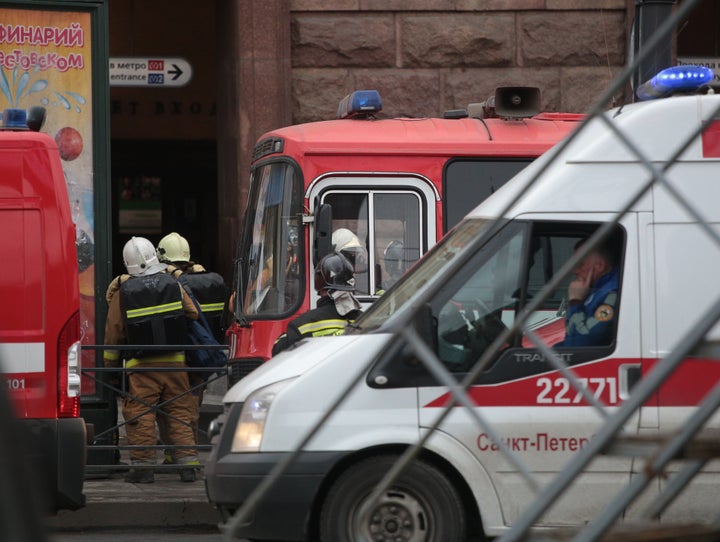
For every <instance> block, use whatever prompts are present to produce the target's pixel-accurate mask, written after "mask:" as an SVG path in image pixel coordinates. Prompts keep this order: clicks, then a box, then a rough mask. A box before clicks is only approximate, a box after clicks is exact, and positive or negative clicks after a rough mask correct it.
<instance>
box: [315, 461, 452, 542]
mask: <svg viewBox="0 0 720 542" xmlns="http://www.w3.org/2000/svg"><path fill="white" fill-rule="evenodd" d="M397 459H398V457H397V456H390V455H385V456H377V457H371V458H368V459H365V460H363V461H361V462H359V463H357V464H355V465H353V466H352V467H350V468H349V469H348V470H346V471H345V472H344V473H343V474H341V475H340V477H339V478H338V479H337V480H336V481H335V483H334V484H333V486H332V487H331V488H330V491H329V492H328V495H327V498H326V499H325V502H324V505H323V507H322V510H321V512H320V540H321V541H322V542H352V541H354V540H393V541H398V542H459V541H462V540H465V528H466V527H465V525H466V518H465V514H464V506H463V503H462V501H461V500H460V496H459V495H458V492H457V491H456V490H455V488H453V486H452V484H451V483H450V481H449V480H448V479H447V478H446V477H445V475H444V474H443V473H442V472H440V471H439V470H438V469H437V468H435V467H434V466H432V465H430V464H429V463H426V462H424V461H421V460H415V461H413V462H412V463H411V464H410V465H408V466H407V467H406V468H405V469H403V471H402V472H401V473H400V475H399V476H398V477H396V479H395V481H394V482H393V483H392V484H391V486H390V487H389V488H388V489H386V490H385V491H383V492H382V494H381V495H380V498H379V499H378V500H377V501H375V502H371V499H370V497H371V495H372V493H373V491H374V489H375V486H376V485H377V484H378V483H379V482H380V481H381V480H382V478H383V476H385V474H386V473H387V472H388V471H389V470H390V468H391V467H392V466H393V465H394V463H395V461H397ZM366 506H369V508H368V513H364V508H365V507H366Z"/></svg>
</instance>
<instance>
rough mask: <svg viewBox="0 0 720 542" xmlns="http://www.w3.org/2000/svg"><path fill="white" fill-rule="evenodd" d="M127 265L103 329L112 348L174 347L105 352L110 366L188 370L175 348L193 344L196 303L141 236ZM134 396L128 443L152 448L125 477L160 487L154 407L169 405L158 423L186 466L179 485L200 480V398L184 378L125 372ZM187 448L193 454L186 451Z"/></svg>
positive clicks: (113, 289) (137, 455)
mask: <svg viewBox="0 0 720 542" xmlns="http://www.w3.org/2000/svg"><path fill="white" fill-rule="evenodd" d="M123 261H124V263H125V267H126V269H127V271H128V274H127V275H120V276H118V277H116V278H114V279H113V280H112V282H111V283H110V285H109V286H108V290H107V293H106V299H107V301H108V313H107V320H106V323H105V344H106V345H122V344H127V345H138V346H142V345H168V349H167V350H164V349H145V350H142V349H140V348H139V349H136V350H113V349H108V350H105V352H104V356H103V357H104V363H105V366H106V367H116V368H120V367H125V369H132V368H136V367H137V368H140V367H142V368H147V367H163V368H166V367H173V368H178V369H179V368H184V367H186V364H185V352H184V351H183V350H178V349H177V345H180V344H186V343H187V324H186V318H192V319H196V318H197V317H198V312H197V310H196V309H195V305H194V304H193V302H192V300H191V299H190V297H189V296H188V295H187V293H186V292H185V290H184V289H183V288H182V286H180V285H179V284H178V282H177V281H176V280H175V279H174V278H173V277H172V276H171V275H170V274H168V273H167V272H166V271H167V265H166V264H163V263H160V262H159V261H158V258H157V255H156V253H155V247H154V246H153V244H152V243H151V242H150V241H149V240H147V239H145V238H143V237H133V238H132V239H130V240H129V241H128V242H127V243H126V244H125V247H124V248H123ZM127 381H128V393H127V394H124V396H123V399H122V403H123V406H122V413H123V417H124V418H125V420H127V424H126V431H127V437H128V442H129V444H131V445H133V446H148V448H137V449H132V450H131V451H130V459H131V461H132V465H133V468H131V469H130V471H129V472H128V474H127V475H126V476H125V481H127V482H132V483H151V482H153V481H154V480H155V477H154V473H153V469H152V466H153V465H155V464H156V452H155V449H154V448H152V447H154V446H155V445H156V444H157V433H156V429H155V422H156V414H155V410H154V407H155V406H156V405H158V404H161V403H163V407H162V408H161V409H159V410H158V416H165V417H166V418H167V419H166V422H167V424H168V438H169V440H170V443H171V444H172V445H174V446H178V447H179V448H178V449H177V450H176V452H175V454H176V460H177V462H178V463H179V464H180V465H181V466H182V467H183V468H182V469H181V471H180V479H181V480H182V481H183V482H193V481H195V478H196V474H195V468H196V466H197V465H199V460H198V453H197V449H196V448H193V447H194V446H195V445H196V441H195V436H194V434H193V431H192V427H191V423H192V414H193V411H194V409H195V399H194V398H193V397H192V396H191V395H190V394H188V393H187V391H188V389H189V388H190V383H189V381H188V373H187V372H185V371H163V372H150V371H148V372H144V371H138V372H133V371H127ZM188 447H189V448H188Z"/></svg>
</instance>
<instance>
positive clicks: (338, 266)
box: [315, 252, 355, 292]
mask: <svg viewBox="0 0 720 542" xmlns="http://www.w3.org/2000/svg"><path fill="white" fill-rule="evenodd" d="M315 289H316V290H317V291H318V292H319V291H320V290H345V291H350V292H351V291H353V290H354V289H355V277H354V275H353V267H352V264H350V262H349V261H348V259H347V258H346V257H345V256H343V255H342V254H339V253H337V252H331V253H330V254H328V255H327V256H324V257H323V258H322V259H321V260H320V261H319V262H318V264H317V266H316V267H315Z"/></svg>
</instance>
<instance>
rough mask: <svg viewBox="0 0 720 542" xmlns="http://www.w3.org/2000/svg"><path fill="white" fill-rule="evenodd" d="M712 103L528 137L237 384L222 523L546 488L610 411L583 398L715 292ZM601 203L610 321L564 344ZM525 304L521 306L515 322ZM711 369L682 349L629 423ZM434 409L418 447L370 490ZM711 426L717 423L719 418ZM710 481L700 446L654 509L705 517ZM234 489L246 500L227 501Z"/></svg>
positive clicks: (315, 529) (603, 463)
mask: <svg viewBox="0 0 720 542" xmlns="http://www.w3.org/2000/svg"><path fill="white" fill-rule="evenodd" d="M719 109H720V96H717V95H694V96H675V97H671V98H668V99H664V100H658V101H651V102H644V103H637V104H632V105H626V106H623V107H621V108H618V109H614V110H611V111H609V112H607V113H605V114H604V116H602V117H598V118H594V119H592V120H591V121H589V123H588V124H587V126H584V127H583V128H582V129H581V130H580V131H579V133H578V134H577V137H574V138H571V139H570V141H569V144H568V145H567V146H564V145H562V144H561V145H560V147H561V148H558V149H554V150H558V151H559V152H558V153H557V156H553V154H556V153H554V152H553V151H551V152H550V153H549V155H545V156H544V157H542V158H540V159H539V160H538V161H536V162H535V163H533V164H532V165H531V166H529V167H528V168H526V169H525V170H524V171H522V172H521V173H520V174H518V175H517V176H516V177H515V178H514V179H513V180H511V181H510V182H509V183H508V184H507V185H505V186H504V187H503V188H501V189H500V190H499V191H498V192H496V194H494V195H493V196H492V197H490V198H489V199H488V200H486V201H485V202H484V203H482V204H481V205H480V206H479V207H477V208H476V209H475V210H474V211H473V212H472V213H470V214H469V215H468V216H467V217H466V219H465V220H464V221H462V222H461V223H460V224H459V225H458V226H457V227H456V228H454V229H453V230H452V231H451V232H450V233H449V234H448V235H447V236H446V237H445V238H444V239H443V240H442V241H441V242H440V243H438V245H436V246H435V247H434V248H433V249H432V250H431V251H430V252H429V253H428V254H427V255H426V256H425V257H423V258H422V259H421V260H420V261H419V262H418V263H417V264H416V265H415V266H414V267H413V269H412V270H411V271H410V272H409V273H407V274H406V275H405V276H404V277H403V279H401V282H399V283H398V284H397V285H396V286H394V287H393V288H392V289H390V290H389V291H388V292H387V293H386V294H385V295H383V296H382V297H381V298H380V299H379V300H378V301H377V302H376V303H375V304H374V305H373V306H372V307H371V308H370V309H369V310H368V311H367V312H366V314H365V315H364V316H363V317H362V318H361V319H359V320H358V321H357V325H356V326H355V327H354V329H350V330H348V332H347V333H346V334H345V335H343V336H338V337H327V338H320V339H312V340H308V341H304V342H301V343H300V344H299V346H298V347H296V348H294V349H292V350H290V351H286V352H284V353H282V354H281V355H279V356H277V357H275V358H273V359H271V360H270V361H269V362H268V363H266V364H264V365H262V366H261V367H259V368H258V369H256V370H255V371H253V372H252V373H250V374H249V375H248V376H247V377H245V378H243V379H242V380H241V381H240V382H238V383H237V384H236V385H235V386H234V387H232V388H231V389H230V390H229V391H228V393H227V395H226V396H225V398H224V402H225V406H226V411H225V414H224V415H223V416H221V417H220V418H219V419H218V420H217V421H216V423H215V424H214V428H215V429H216V430H217V431H218V432H219V435H217V436H216V437H215V438H214V440H213V443H214V446H213V450H212V453H211V456H210V458H209V460H208V463H207V466H206V469H205V474H206V487H207V492H208V496H209V499H210V501H211V502H212V503H213V504H215V505H216V506H217V508H218V509H219V510H220V511H221V512H222V515H223V517H224V520H225V521H226V522H229V527H230V528H232V530H233V532H234V534H235V535H236V536H239V537H241V538H249V539H252V540H280V539H282V540H321V541H322V542H330V541H332V542H344V541H347V542H349V541H351V540H393V541H416V540H418V541H419V540H422V541H433V542H441V541H442V542H453V541H461V540H482V539H483V537H484V536H498V535H501V534H502V533H504V532H506V531H507V530H508V528H509V527H510V526H511V525H512V524H513V522H514V521H515V520H517V519H518V517H519V516H520V514H521V513H522V512H523V510H524V509H526V508H527V507H528V506H529V505H530V503H531V502H532V500H533V499H534V498H535V496H536V494H537V493H536V491H534V490H533V488H532V485H531V483H530V482H529V481H528V480H529V479H533V480H535V481H537V482H538V484H539V486H540V487H542V486H543V485H544V484H547V483H548V481H549V480H551V479H552V478H553V477H554V476H555V475H556V474H557V473H558V472H559V471H560V470H561V469H563V467H564V466H565V465H566V464H567V463H568V461H569V460H570V458H572V457H573V456H574V455H575V454H578V452H579V451H580V450H582V449H583V447H584V446H586V445H587V444H588V442H590V441H591V439H592V438H593V436H594V435H595V434H596V433H597V432H598V430H599V428H600V427H601V425H602V424H603V422H604V417H603V415H602V412H603V411H602V410H600V409H599V408H597V406H596V405H594V404H593V403H594V402H597V403H601V404H602V405H603V406H604V407H605V408H606V409H607V410H606V411H604V412H610V413H612V412H613V411H614V410H617V408H618V407H619V405H621V404H622V403H623V401H624V400H626V399H627V398H628V396H629V394H630V393H631V390H632V389H633V386H634V385H636V384H637V383H638V382H639V381H641V380H642V379H643V378H645V377H646V376H647V374H648V373H649V372H650V371H651V370H652V369H653V367H654V366H656V365H657V364H658V363H659V360H661V359H662V358H663V357H664V356H666V355H667V354H668V353H669V352H672V351H673V349H674V348H675V347H676V346H677V345H678V343H679V342H681V341H682V339H683V337H684V336H685V335H686V334H687V333H688V331H689V330H690V329H693V327H694V326H696V325H697V323H698V319H699V318H701V316H702V315H703V314H704V313H706V312H707V311H708V310H709V309H710V307H711V306H712V305H713V304H715V303H717V302H718V298H720V286H719V284H720V283H719V282H718V269H719V268H720V246H719V245H720V241H719V239H720V237H719V236H718V231H720V228H718V224H719V223H720V113H718V111H719ZM704 123H705V124H704ZM620 136H622V137H620ZM686 141H688V142H689V144H688V145H687V148H685V149H684V150H683V151H682V152H681V154H680V156H679V158H678V159H677V161H676V162H675V163H674V164H670V161H671V160H673V159H674V158H675V153H676V152H678V149H679V148H680V147H681V146H682V145H683V143H684V142H686ZM666 182H667V184H666ZM613 222H617V226H616V227H615V228H614V229H611V228H610V227H609V226H608V227H606V228H605V229H607V231H608V232H609V234H608V235H607V236H606V237H605V239H604V245H606V246H608V247H610V248H611V249H612V250H613V251H614V255H615V261H614V264H615V266H616V271H617V277H618V287H617V290H616V295H617V299H616V302H615V303H614V304H612V306H610V307H609V309H608V307H605V308H604V309H603V310H598V311H597V312H595V314H594V315H593V316H594V318H595V320H596V321H598V322H600V323H607V324H609V325H607V326H606V328H607V331H608V333H607V334H606V335H605V336H604V337H603V338H601V339H598V340H597V341H596V342H595V343H594V344H580V345H573V346H564V345H559V346H558V343H559V342H561V341H564V334H565V314H566V309H567V303H566V301H565V299H566V296H567V292H568V284H569V282H570V281H571V280H572V278H573V276H572V272H571V271H572V263H570V264H568V262H569V261H570V259H571V258H572V257H573V254H574V253H575V251H576V250H577V249H576V247H577V245H578V241H580V240H583V239H586V238H588V237H589V236H591V235H593V234H594V233H596V232H597V231H598V229H599V228H601V227H603V226H604V225H610V224H612V223H613ZM706 226H709V228H706ZM603 231H605V230H603ZM568 266H569V267H568ZM563 268H564V269H563ZM562 275H567V276H562ZM519 320H520V321H524V322H525V325H524V327H522V328H520V331H519V332H516V333H508V329H509V328H513V327H519V326H516V325H515V324H516V323H517V322H518V321H519ZM408 323H411V324H412V325H411V326H408V325H407V324H408ZM596 323H597V322H596ZM410 327H412V328H414V329H415V330H416V331H417V333H418V335H417V336H416V340H415V341H414V342H413V343H412V344H408V343H407V342H406V341H407V339H406V338H404V337H407V336H408V335H407V330H408V329H409V328H410ZM403 333H404V334H403ZM501 334H504V335H503V336H507V339H506V340H505V339H498V337H500V336H501ZM537 337H540V338H541V339H542V341H543V343H544V344H547V345H549V346H555V348H554V351H555V353H556V354H557V357H558V358H560V359H561V360H562V361H564V362H565V363H566V364H567V366H568V367H569V368H570V370H571V373H572V375H568V374H567V373H565V372H563V371H562V370H561V368H558V367H557V366H556V365H554V364H553V363H551V361H550V359H549V353H550V350H549V349H548V348H546V347H544V346H542V345H538V343H537V342H533V340H534V339H535V338H537ZM564 342H567V341H564ZM498 343H501V344H498ZM573 344H577V343H573ZM497 346H499V348H496V347H497ZM421 347H426V348H425V350H424V351H423V348H421ZM426 354H432V355H426ZM421 358H422V359H421ZM433 360H435V361H437V365H433ZM478 360H479V362H480V364H481V365H482V367H483V369H482V370H481V371H480V370H477V371H476V372H475V374H476V375H477V376H476V377H474V378H473V380H472V384H471V385H470V387H469V388H468V398H469V401H470V402H471V405H470V406H471V407H472V408H466V407H465V406H455V407H453V408H450V409H448V408H447V407H448V405H450V404H452V400H453V395H452V394H451V387H449V384H452V382H449V381H447V380H445V378H446V377H453V378H455V379H456V380H457V381H458V382H460V381H462V380H463V379H464V378H466V377H467V375H468V374H469V371H471V370H472V367H473V366H476V367H477V365H476V362H478ZM438 368H441V369H444V370H437V369H438ZM572 377H574V378H575V379H577V381H578V382H580V384H581V386H582V387H583V388H584V389H585V391H586V392H589V393H585V394H583V393H581V392H579V391H576V389H575V388H574V387H573V386H572V385H571V382H570V380H571V378H572ZM718 382H720V364H718V363H717V361H716V360H712V359H708V358H705V357H703V356H702V355H698V356H693V357H689V358H688V359H686V360H685V361H684V362H683V363H682V365H681V366H680V367H679V369H678V370H677V371H675V372H674V373H673V375H672V376H671V378H670V379H669V380H668V381H667V382H666V383H665V384H664V385H663V386H661V387H660V388H659V389H658V391H657V392H656V393H655V394H654V395H653V396H652V398H651V399H650V400H648V401H646V402H645V403H644V404H643V406H642V408H640V409H638V411H637V412H636V413H635V414H634V415H632V416H631V417H630V418H629V419H628V421H627V422H626V424H625V427H624V429H625V433H626V434H629V435H653V434H657V433H665V432H671V431H673V430H674V429H677V428H678V427H679V426H680V425H681V424H683V423H684V420H685V419H686V418H687V416H688V415H690V414H691V413H692V412H693V411H694V410H695V409H696V407H697V405H698V404H699V402H700V401H701V400H702V398H703V397H704V396H705V395H706V394H707V393H708V392H709V391H710V390H712V389H713V388H714V387H715V386H716V385H717V383H718ZM439 416H443V419H442V421H441V423H440V424H439V427H438V428H437V429H436V430H434V431H433V432H432V435H431V436H429V438H427V440H426V442H424V445H423V447H422V450H421V451H420V452H419V453H418V455H417V456H416V457H415V458H414V459H413V460H412V462H411V463H410V464H409V465H408V466H407V467H406V468H404V469H402V470H401V471H400V473H399V474H398V475H397V477H396V478H395V479H394V481H393V482H392V484H391V485H390V487H389V488H388V489H386V490H385V491H384V492H383V493H382V495H380V496H379V498H378V499H376V498H374V497H375V496H374V495H373V494H372V492H373V488H374V487H376V484H378V482H379V481H380V480H381V479H382V478H383V476H384V475H385V474H386V473H387V472H388V470H389V469H390V467H391V466H392V465H393V464H394V463H395V461H396V460H397V459H398V458H399V457H400V456H401V455H402V453H403V452H404V451H405V450H406V449H408V447H411V446H413V445H414V444H415V443H417V442H418V441H419V440H420V439H421V438H423V436H425V434H426V432H427V430H428V429H430V428H434V426H435V423H436V421H437V420H438V417H439ZM708 428H710V429H718V430H720V417H719V416H714V417H713V418H712V419H711V420H710V422H709V424H708ZM508 450H509V451H511V452H512V456H509V455H507V454H506V453H505V452H507V451H508ZM509 457H514V458H516V459H517V461H515V460H511V459H509ZM644 461H645V460H644V459H643V458H642V457H634V456H628V457H616V456H599V457H597V458H596V459H595V460H594V461H592V462H590V463H589V464H588V466H587V467H586V468H585V469H584V471H583V473H582V475H581V476H580V477H579V478H578V480H577V481H576V483H574V484H573V485H572V486H571V487H569V488H568V489H567V490H566V491H565V492H564V494H563V496H562V498H560V500H559V501H558V503H557V504H556V505H555V506H553V507H552V508H551V509H550V510H549V511H548V512H547V513H545V514H544V515H543V517H542V518H541V519H539V520H538V521H537V522H536V525H537V526H539V527H561V526H571V525H582V524H584V523H585V522H587V521H589V520H591V519H592V518H593V517H594V515H595V514H597V513H598V512H599V511H600V510H601V509H602V508H603V507H604V506H606V505H607V503H608V502H609V501H610V500H612V499H613V496H614V495H616V494H617V493H618V491H620V490H621V489H622V488H623V487H625V486H627V484H628V483H629V481H630V480H631V478H632V477H633V475H634V473H637V472H640V471H641V470H642V469H643V467H644V464H645V463H644ZM676 468H679V467H671V468H670V469H669V470H668V471H667V473H666V474H667V476H666V477H658V478H656V479H655V480H654V481H653V483H652V484H651V485H650V486H649V488H648V489H647V491H646V493H645V495H644V497H643V498H646V499H649V498H652V497H653V495H654V494H657V493H659V492H660V491H661V490H662V489H663V488H664V487H665V485H666V484H668V483H669V481H670V480H672V474H673V472H674V471H675V470H676ZM523 469H525V471H524V470H523ZM271 474H272V475H273V476H272V478H270V477H269V476H270V475H271ZM528 475H530V476H528ZM268 480H272V483H271V484H269V485H267V487H264V485H263V481H266V482H267V481H268ZM719 484H720V462H710V463H707V465H706V466H705V469H704V471H703V473H702V475H700V476H699V477H697V478H696V479H695V480H694V481H693V482H692V483H691V484H690V485H689V486H688V488H686V490H685V492H684V493H683V495H682V498H681V499H679V500H678V501H676V502H675V503H673V504H672V505H671V506H670V507H668V508H666V509H665V510H664V512H663V514H662V517H661V519H662V521H663V522H665V521H671V520H675V519H683V520H685V521H693V520H697V521H703V520H704V521H710V520H712V519H713V518H715V517H716V514H717V488H718V487H719ZM258 486H263V487H260V489H261V490H262V492H256V489H258ZM258 496H259V497H258ZM371 497H372V498H371ZM248 501H250V503H249V504H248ZM243 504H248V509H249V512H248V513H242V510H241V513H240V514H237V515H235V516H233V514H235V513H236V512H237V511H238V510H239V509H240V508H241V506H242V505H243ZM368 506H369V507H370V510H369V513H366V512H368V510H367V509H366V507H368ZM632 515H633V509H632V508H631V509H628V510H627V511H626V517H628V518H629V517H632ZM238 518H239V519H238ZM357 533H360V535H357Z"/></svg>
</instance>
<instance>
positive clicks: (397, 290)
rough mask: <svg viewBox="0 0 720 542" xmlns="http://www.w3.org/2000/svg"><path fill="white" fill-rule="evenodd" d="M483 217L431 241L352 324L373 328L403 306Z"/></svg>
mask: <svg viewBox="0 0 720 542" xmlns="http://www.w3.org/2000/svg"><path fill="white" fill-rule="evenodd" d="M487 224H489V222H488V221H487V220H480V219H469V220H465V221H464V222H462V223H461V224H460V225H458V227H457V228H456V229H454V230H453V231H451V232H450V233H449V234H448V235H447V236H445V237H444V238H443V239H442V241H440V243H438V244H437V245H435V247H433V249H432V250H431V251H430V252H428V253H427V254H426V255H425V257H423V258H422V259H421V260H420V261H419V262H418V263H417V265H416V267H415V268H413V270H412V272H410V273H407V274H406V275H404V276H403V278H402V279H400V282H398V283H397V284H396V285H395V287H393V288H392V289H390V290H389V291H388V292H386V293H385V294H384V295H382V296H381V297H380V298H379V299H378V300H377V301H376V302H375V303H374V304H373V305H372V307H370V309H368V311H367V312H366V313H365V314H364V315H363V316H362V317H361V318H360V320H358V321H357V323H356V327H359V328H361V329H363V330H373V329H377V328H378V327H380V326H381V325H382V324H383V323H385V321H386V320H387V319H388V318H389V317H390V316H392V315H393V314H395V313H396V312H397V311H398V310H400V308H401V307H403V306H404V305H405V304H406V303H407V302H408V300H410V298H412V297H413V295H415V293H416V292H417V291H418V289H419V288H421V287H422V286H424V285H425V284H426V283H427V282H428V281H432V280H442V278H441V277H442V274H443V272H442V270H443V268H444V267H446V266H447V265H448V263H449V262H450V261H451V260H452V259H453V258H454V257H455V255H456V254H457V253H458V252H460V251H461V250H462V249H463V248H464V247H465V246H467V244H468V243H469V242H470V241H471V240H472V239H474V238H475V237H477V236H478V235H480V233H481V231H482V230H483V228H485V227H486V226H487Z"/></svg>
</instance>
